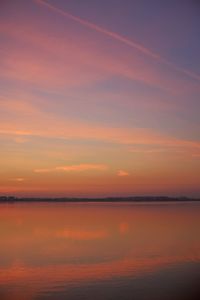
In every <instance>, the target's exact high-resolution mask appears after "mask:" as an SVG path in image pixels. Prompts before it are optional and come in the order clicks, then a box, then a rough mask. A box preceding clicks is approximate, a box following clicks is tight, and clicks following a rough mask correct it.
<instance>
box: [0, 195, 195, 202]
mask: <svg viewBox="0 0 200 300" xmlns="http://www.w3.org/2000/svg"><path fill="white" fill-rule="evenodd" d="M191 201H200V198H193V197H184V196H181V197H168V196H130V197H104V198H81V197H80V198H79V197H61V198H59V197H58V198H57V197H44V198H43V197H15V196H0V202H6V203H12V202H105V203H106V202H191Z"/></svg>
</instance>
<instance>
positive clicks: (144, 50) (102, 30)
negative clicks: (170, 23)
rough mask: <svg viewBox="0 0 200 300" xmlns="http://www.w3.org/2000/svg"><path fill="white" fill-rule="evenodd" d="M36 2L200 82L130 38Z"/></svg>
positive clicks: (196, 75)
mask: <svg viewBox="0 0 200 300" xmlns="http://www.w3.org/2000/svg"><path fill="white" fill-rule="evenodd" d="M35 1H36V2H37V3H39V4H41V5H44V6H46V7H47V8H49V9H50V10H52V11H55V12H57V13H59V14H61V15H63V16H65V17H67V18H69V19H71V20H73V21H75V22H77V23H79V24H81V25H83V26H85V27H87V28H90V29H92V30H95V31H97V32H100V33H103V34H105V35H107V36H110V37H111V38H113V39H115V40H117V41H120V42H122V43H124V44H125V45H128V46H129V47H132V48H134V49H136V50H138V51H139V52H141V53H143V54H145V55H147V56H149V57H151V58H153V59H154V60H157V61H159V62H161V63H163V64H165V65H168V66H170V67H172V68H173V69H174V70H176V71H179V72H182V73H184V74H185V75H187V76H189V77H191V78H193V79H196V80H200V75H199V74H196V73H194V72H192V71H189V70H186V69H184V68H181V67H178V66H176V65H174V64H173V63H172V62H170V61H168V60H166V59H165V58H163V57H161V56H160V55H159V54H158V53H156V52H153V51H151V50H149V49H147V48H145V47H144V46H142V45H140V44H138V43H136V42H134V41H132V40H129V39H128V38H126V37H124V36H121V35H119V34H117V33H115V32H112V31H109V30H107V29H105V28H102V27H100V26H98V25H96V24H94V23H91V22H89V21H87V20H85V19H82V18H79V17H77V16H74V15H72V14H71V13H69V12H67V11H63V10H61V9H60V8H57V7H55V6H53V5H51V4H49V3H47V2H45V1H43V0H35Z"/></svg>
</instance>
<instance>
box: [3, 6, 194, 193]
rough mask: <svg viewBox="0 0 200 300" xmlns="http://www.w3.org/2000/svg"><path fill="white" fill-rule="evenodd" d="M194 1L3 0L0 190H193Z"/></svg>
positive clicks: (156, 191) (147, 191)
mask: <svg viewBox="0 0 200 300" xmlns="http://www.w3.org/2000/svg"><path fill="white" fill-rule="evenodd" d="M199 14H200V3H199V2H198V1H195V0H193V1H192V0H190V1H189V0H182V1H181V0H173V1H172V0H169V1H160V0H151V1H149V0H134V1H133V0H101V1H97V0H84V1H82V0H76V1H72V0H65V1H64V0H57V1H55V0H48V1H46V0H17V1H11V0H7V1H6V0H3V1H1V2H0V195H15V196H23V197H26V196H28V197H38V196H41V197H49V196H52V197H54V196H55V197H63V196H69V197H71V196H72V197H106V196H130V195H169V196H192V197H199V196H200V118H199V112H200V59H199V53H200V39H199V36H200V18H199Z"/></svg>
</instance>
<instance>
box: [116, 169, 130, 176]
mask: <svg viewBox="0 0 200 300" xmlns="http://www.w3.org/2000/svg"><path fill="white" fill-rule="evenodd" d="M129 175H130V174H129V173H128V172H127V171H124V170H119V171H118V172H117V176H119V177H125V176H129Z"/></svg>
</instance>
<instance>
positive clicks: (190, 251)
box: [0, 203, 200, 300]
mask: <svg viewBox="0 0 200 300" xmlns="http://www.w3.org/2000/svg"><path fill="white" fill-rule="evenodd" d="M199 217H200V205H199V204H198V203H171V204H164V203H157V204H152V203H151V204H144V203H143V204H130V203H129V204H128V203H124V204H119V203H118V204H114V203H107V204H100V203H90V204H89V203H76V204H73V203H67V204H63V203H62V204H61V203H57V204H52V203H51V204H47V203H46V204H45V203H40V204H35V203H24V204H11V205H5V204H2V205H0V236H1V239H0V299H2V300H4V299H7V300H8V299H11V300H14V299H15V300H16V299H17V300H18V299H19V300H25V299H92V298H91V297H94V295H96V296H95V297H96V299H133V297H134V299H148V295H149V293H150V294H152V296H153V297H154V299H161V298H159V297H162V299H175V298H176V299H178V297H177V295H183V294H184V295H187V292H188V293H189V291H190V292H193V291H194V290H195V291H196V292H198V291H197V287H198V286H197V285H196V283H197V279H198V275H199V274H200V235H199V228H200V218H199ZM174 278H175V281H174ZM176 281H177V282H176ZM154 285H157V289H156V290H155V289H154V288H153V287H154ZM163 285H164V288H163ZM172 290H175V291H176V292H177V293H178V294H177V293H175V294H174V293H172ZM184 291H185V292H184ZM162 293H163V294H162ZM122 294H123V297H122ZM172 295H174V297H175V296H176V297H175V298H173V297H172ZM181 299H185V298H181ZM188 299H189V298H188Z"/></svg>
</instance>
